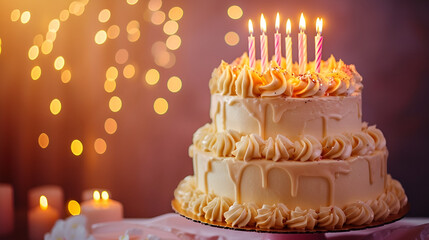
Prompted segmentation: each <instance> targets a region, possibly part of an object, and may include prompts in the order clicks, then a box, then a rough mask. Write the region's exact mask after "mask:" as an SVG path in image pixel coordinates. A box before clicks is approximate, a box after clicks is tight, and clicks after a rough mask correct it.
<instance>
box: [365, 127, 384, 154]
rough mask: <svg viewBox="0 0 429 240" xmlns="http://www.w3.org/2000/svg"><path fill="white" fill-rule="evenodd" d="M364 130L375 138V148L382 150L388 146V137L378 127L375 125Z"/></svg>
mask: <svg viewBox="0 0 429 240" xmlns="http://www.w3.org/2000/svg"><path fill="white" fill-rule="evenodd" d="M363 131H364V132H365V133H367V134H368V135H369V136H371V138H372V139H373V140H374V144H375V146H374V147H375V149H377V150H380V149H383V148H385V147H386V139H385V138H384V135H383V132H382V131H381V130H380V129H377V128H376V127H375V126H370V127H368V128H364V129H363Z"/></svg>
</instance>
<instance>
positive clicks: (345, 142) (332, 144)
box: [322, 135, 352, 159]
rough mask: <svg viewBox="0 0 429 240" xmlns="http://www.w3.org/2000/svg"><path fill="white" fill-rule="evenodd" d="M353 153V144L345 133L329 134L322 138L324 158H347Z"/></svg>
mask: <svg viewBox="0 0 429 240" xmlns="http://www.w3.org/2000/svg"><path fill="white" fill-rule="evenodd" d="M351 154H352V144H351V142H350V140H349V139H348V138H347V137H346V136H344V135H337V136H328V137H325V138H324V139H323V140H322V158H323V159H347V158H349V157H350V156H351Z"/></svg>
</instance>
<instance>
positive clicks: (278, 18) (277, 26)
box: [276, 13, 280, 32]
mask: <svg viewBox="0 0 429 240" xmlns="http://www.w3.org/2000/svg"><path fill="white" fill-rule="evenodd" d="M279 28H280V14H279V13H277V17H276V31H277V32H278V31H279Z"/></svg>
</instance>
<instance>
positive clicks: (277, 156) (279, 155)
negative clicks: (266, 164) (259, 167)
mask: <svg viewBox="0 0 429 240" xmlns="http://www.w3.org/2000/svg"><path fill="white" fill-rule="evenodd" d="M293 153H294V145H293V143H292V141H291V140H289V139H288V138H287V137H285V136H282V135H277V137H276V139H275V140H273V138H271V137H270V138H268V139H267V141H266V142H265V146H264V149H263V152H262V155H263V156H264V157H265V159H267V160H273V161H279V160H288V159H289V158H291V157H292V156H293Z"/></svg>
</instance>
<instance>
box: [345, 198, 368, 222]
mask: <svg viewBox="0 0 429 240" xmlns="http://www.w3.org/2000/svg"><path fill="white" fill-rule="evenodd" d="M344 214H345V215H346V219H347V220H346V223H347V224H351V225H364V224H370V223H371V222H372V220H373V219H374V212H373V211H372V209H371V207H370V206H369V205H368V204H366V203H365V202H362V201H357V202H355V203H352V204H350V205H348V206H346V208H345V209H344Z"/></svg>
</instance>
